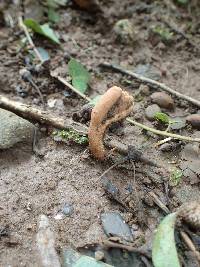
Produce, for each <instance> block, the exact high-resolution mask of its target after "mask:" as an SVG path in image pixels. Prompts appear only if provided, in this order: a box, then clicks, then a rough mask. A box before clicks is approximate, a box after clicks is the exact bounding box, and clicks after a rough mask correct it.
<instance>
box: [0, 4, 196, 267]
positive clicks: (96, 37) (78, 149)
mask: <svg viewBox="0 0 200 267" xmlns="http://www.w3.org/2000/svg"><path fill="white" fill-rule="evenodd" d="M161 2H162V1H160V2H159V1H130V0H126V1H123V3H122V1H121V2H119V1H102V3H101V5H102V8H103V10H104V12H105V15H104V16H105V17H104V20H103V19H102V18H101V17H98V16H99V15H95V14H93V13H88V12H86V11H83V10H79V9H78V8H77V7H76V6H75V5H74V4H69V5H67V7H65V8H62V10H60V11H59V12H60V14H61V21H60V23H59V24H58V25H56V26H54V28H55V29H56V30H57V32H58V33H59V35H60V38H61V40H62V43H63V47H62V49H60V48H59V47H57V46H55V45H54V44H51V43H50V42H49V41H48V40H45V39H44V38H41V37H35V38H34V41H35V43H36V45H37V46H41V47H44V48H45V49H46V50H47V51H48V52H49V54H50V57H51V60H50V63H49V68H50V69H51V70H54V71H56V72H57V73H59V74H61V75H62V76H63V77H65V78H66V77H67V75H66V73H67V62H68V60H69V57H70V56H73V57H75V58H76V59H78V60H79V61H80V62H81V63H82V64H83V65H85V66H86V67H87V69H88V70H89V71H90V72H91V74H92V80H91V84H90V88H89V90H88V91H87V94H88V95H89V96H90V97H94V96H96V95H97V94H103V93H104V92H105V91H106V90H107V88H109V87H110V86H112V85H117V86H120V87H122V88H124V89H126V90H127V91H128V92H129V93H130V94H132V95H137V94H138V92H139V90H138V88H139V84H138V83H136V82H134V81H133V80H131V79H130V77H127V76H124V75H122V74H119V73H115V72H112V71H108V70H105V69H103V68H100V67H99V64H100V63H102V62H106V61H107V62H110V63H117V64H120V65H121V66H122V67H124V68H128V69H130V70H134V69H135V67H136V66H137V65H138V64H150V65H151V66H153V67H154V70H155V72H156V74H157V75H158V76H159V81H161V82H163V83H165V84H167V85H168V86H171V87H172V88H175V89H176V90H177V91H179V92H181V93H183V94H186V95H188V96H191V97H194V98H195V99H198V100H199V101H200V96H199V91H200V68H199V64H200V58H199V53H200V51H198V49H196V48H195V46H196V45H197V46H198V44H199V43H200V39H199V34H200V32H199V31H198V30H196V27H197V26H196V25H197V21H196V20H195V18H196V17H195V16H196V11H195V10H193V9H192V8H189V7H188V8H183V7H179V6H176V9H175V10H173V9H172V10H171V9H170V7H169V6H168V7H166V6H165V4H164V3H161ZM166 2H167V1H166ZM194 2H195V1H194ZM191 6H192V3H191ZM14 8H16V9H17V10H18V9H20V8H21V7H14V4H13V7H12V6H9V8H8V7H3V10H8V11H9V10H10V11H9V12H10V13H9V12H8V13H9V14H10V16H11V17H12V18H13V23H14V25H13V28H12V27H9V26H6V25H5V23H3V24H2V25H1V28H0V39H1V44H0V93H1V94H2V95H5V96H7V97H9V98H10V99H14V100H17V101H20V102H22V103H26V104H30V105H35V106H37V107H40V108H42V103H41V101H40V98H39V97H38V95H37V92H35V91H34V89H33V88H32V86H31V85H30V84H29V83H28V82H24V81H23V80H22V79H21V77H20V74H19V70H20V69H21V68H23V67H25V66H26V64H25V58H26V56H27V51H25V50H24V49H19V41H20V39H21V38H22V37H23V32H22V31H20V30H19V28H18V26H17V24H16V21H15V19H16V16H13V13H12V10H13V9H14ZM191 12H194V13H191ZM167 16H168V18H169V19H168V20H169V21H171V20H174V21H175V22H176V23H177V24H176V25H177V27H178V29H180V30H183V31H185V32H189V30H190V33H191V40H192V41H191V42H192V44H191V43H188V42H187V40H186V39H185V38H183V36H181V35H180V34H177V33H175V34H174V36H173V41H172V42H171V43H170V44H164V43H163V42H161V41H160V42H157V43H156V44H154V41H152V40H151V39H150V38H149V29H150V26H151V25H153V24H155V23H158V22H159V23H160V22H163V21H164V20H166V17H167ZM124 18H125V19H130V21H131V22H132V23H133V25H134V31H135V35H134V42H133V43H132V42H131V44H130V43H128V44H123V42H121V41H120V40H118V39H117V38H116V35H115V33H114V31H113V25H114V23H115V22H117V21H118V20H119V19H124ZM191 22H193V24H192V25H193V28H192V29H191V28H189V26H188V24H189V23H191ZM33 78H34V81H35V82H36V83H37V85H38V86H39V88H40V90H41V92H42V94H43V96H44V98H45V102H46V103H47V107H46V109H47V110H49V111H51V112H53V113H54V114H55V115H62V116H64V117H69V118H70V117H72V115H73V113H74V112H75V111H78V110H80V109H81V107H82V106H83V105H84V104H85V103H86V102H85V101H84V100H83V99H80V98H79V97H77V96H76V95H75V94H74V93H72V92H71V91H70V90H69V89H68V88H66V87H64V86H63V85H62V84H61V83H59V82H58V81H56V80H54V79H53V78H50V77H49V75H48V74H47V73H46V72H45V70H43V71H41V72H39V73H37V74H35V75H33ZM130 81H131V82H130ZM19 88H21V89H23V90H22V91H23V92H25V93H24V95H23V96H25V97H22V94H21V93H20V92H21V91H20V90H19ZM152 92H154V91H153V90H152V91H150V92H147V95H142V98H140V99H139V101H136V102H135V105H134V112H133V114H132V117H133V118H135V119H137V120H138V121H139V122H141V123H144V124H146V125H148V126H151V127H157V126H158V127H161V128H163V126H162V125H158V124H157V123H155V122H150V121H148V120H147V119H146V118H145V116H144V113H145V112H144V111H145V108H146V107H147V106H148V105H150V104H151V100H150V94H151V93H152ZM52 99H56V104H55V105H54V106H53V107H51V105H49V103H50V102H51V100H52ZM173 99H174V101H175V105H176V108H175V110H172V111H166V112H167V114H169V115H170V116H172V117H177V116H186V115H189V114H192V113H197V112H198V108H197V107H195V106H192V105H190V104H188V103H187V102H186V101H183V100H181V99H176V98H173ZM137 100H138V98H137ZM39 128H40V129H41V127H40V126H39ZM45 130H46V132H45V133H44V131H45ZM50 132H51V129H46V128H45V129H44V127H43V128H42V133H41V135H40V137H39V138H38V139H39V140H38V144H37V147H38V151H39V155H38V153H34V152H33V151H32V148H31V147H23V145H21V146H20V145H19V146H18V147H16V148H13V149H10V150H5V151H0V230H1V229H5V228H6V229H7V230H8V233H9V237H5V236H2V237H0V266H3V267H4V266H12V267H15V266H16V267H17V266H39V265H38V264H39V263H38V256H37V251H36V246H35V235H36V233H37V222H38V218H39V215H40V214H46V215H47V216H48V217H49V219H50V223H51V225H52V226H53V229H54V232H55V233H56V248H57V251H58V252H61V251H62V248H63V247H65V246H72V247H74V248H78V247H81V246H84V245H86V244H91V243H98V242H99V241H100V240H101V239H102V238H105V234H104V233H103V229H102V226H101V221H100V214H101V213H102V212H105V211H120V213H121V214H122V215H123V216H124V218H125V220H126V221H127V222H128V223H129V226H130V227H131V229H132V231H133V233H134V235H135V237H137V238H138V237H141V236H143V237H144V239H145V238H146V239H145V242H148V241H149V240H148V236H149V230H154V229H155V227H156V226H157V224H158V222H159V220H160V218H161V217H162V216H163V215H164V214H163V211H161V210H160V209H159V208H158V206H157V205H156V204H155V203H154V201H153V200H152V198H151V197H149V195H148V193H149V192H154V193H155V194H156V195H157V196H158V198H159V199H160V200H161V201H162V202H163V203H164V204H165V205H166V206H167V207H168V208H169V209H170V210H171V211H174V210H176V209H177V208H178V207H179V206H180V205H181V204H183V203H185V202H187V201H190V200H199V181H200V180H199V175H200V170H199V167H193V169H192V175H193V176H191V174H190V175H189V176H187V175H186V170H188V166H189V165H190V163H191V162H193V159H192V157H191V160H188V158H189V156H188V155H190V153H189V154H187V155H186V156H183V153H184V147H185V145H186V143H184V142H180V144H179V145H177V143H178V142H172V143H173V144H174V145H175V146H174V147H175V149H174V148H173V146H172V149H171V151H169V152H162V151H160V150H158V149H157V148H155V143H156V142H158V141H159V140H160V139H163V138H162V137H158V136H156V135H154V134H152V133H146V132H144V131H143V130H142V129H140V128H138V127H136V126H133V125H130V124H128V123H127V122H125V123H124V124H123V127H121V128H120V129H114V130H113V131H112V132H109V134H110V138H113V139H117V140H118V141H120V142H123V143H124V144H131V145H134V146H136V147H137V148H138V149H141V150H142V151H143V152H144V155H145V156H146V157H147V158H149V159H151V160H153V161H155V162H157V163H158V164H160V166H161V168H156V167H152V166H148V165H144V164H141V163H137V164H136V176H135V177H134V172H133V166H132V164H131V163H126V164H124V165H123V166H121V167H118V168H117V169H115V170H112V171H111V172H109V173H108V174H107V175H108V178H109V179H111V180H112V182H113V183H114V184H115V185H116V187H118V188H120V190H121V194H123V195H124V196H125V198H124V199H125V200H124V201H125V207H123V206H122V205H120V204H119V203H117V202H115V201H113V200H110V198H109V197H108V194H107V193H106V192H105V190H104V188H103V186H102V182H101V180H99V176H100V175H101V174H102V173H103V172H104V171H105V170H106V169H107V168H109V167H110V166H111V165H112V164H113V162H112V161H111V160H110V161H107V162H99V161H96V160H94V159H93V158H92V156H91V155H90V153H89V151H88V147H87V146H84V145H83V146H81V145H77V144H75V143H73V144H69V145H66V144H63V143H56V142H54V141H53V139H52V137H50V136H49V134H50ZM175 132H176V133H178V134H181V135H186V136H195V137H200V136H199V131H197V130H195V129H193V128H192V127H191V126H189V125H187V126H186V127H185V128H183V129H181V130H177V131H175ZM176 145H177V146H176ZM191 149H196V151H197V152H198V153H199V145H198V144H195V145H191ZM183 165H184V166H183ZM195 166H196V165H195ZM175 167H176V168H179V167H180V169H182V171H183V172H184V176H183V177H182V179H181V181H180V183H179V184H178V185H177V186H172V185H171V184H170V183H169V182H168V180H169V175H170V172H171V171H172V170H173V169H174V168H175ZM190 171H191V170H190ZM163 177H165V178H166V177H167V178H168V179H167V182H166V180H165V179H164V180H163ZM190 177H192V178H191V179H190ZM130 187H131V188H132V191H131V190H129V189H130ZM166 187H167V188H168V189H169V191H168V189H166ZM127 188H129V189H127ZM138 199H139V200H138ZM65 203H70V204H72V205H73V208H74V211H73V213H72V215H71V216H69V217H67V216H65V217H64V218H62V219H57V217H56V215H57V214H58V213H59V211H60V210H61V209H62V208H63V206H64V204H65ZM144 222H145V227H144ZM0 234H1V231H0ZM145 242H144V243H145Z"/></svg>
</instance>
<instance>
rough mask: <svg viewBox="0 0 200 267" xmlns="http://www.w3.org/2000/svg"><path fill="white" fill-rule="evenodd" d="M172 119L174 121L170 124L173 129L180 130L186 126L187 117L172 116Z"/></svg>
mask: <svg viewBox="0 0 200 267" xmlns="http://www.w3.org/2000/svg"><path fill="white" fill-rule="evenodd" d="M171 121H172V122H174V123H171V124H170V128H171V129H172V130H180V129H183V128H184V127H185V126H186V119H185V118H182V117H175V118H171Z"/></svg>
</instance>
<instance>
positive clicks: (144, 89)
mask: <svg viewBox="0 0 200 267" xmlns="http://www.w3.org/2000/svg"><path fill="white" fill-rule="evenodd" d="M139 92H140V93H141V94H143V95H145V96H148V95H149V94H150V89H149V86H148V85H145V84H141V85H140V87H139Z"/></svg>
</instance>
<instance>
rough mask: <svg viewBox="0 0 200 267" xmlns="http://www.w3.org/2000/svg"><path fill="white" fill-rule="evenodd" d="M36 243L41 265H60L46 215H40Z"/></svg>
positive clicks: (51, 266) (58, 266) (49, 266)
mask: <svg viewBox="0 0 200 267" xmlns="http://www.w3.org/2000/svg"><path fill="white" fill-rule="evenodd" d="M38 224H39V225H38V233H37V236H36V244H37V248H38V252H39V254H40V260H41V265H39V266H42V267H61V265H60V262H59V258H58V255H57V252H56V250H55V237H54V234H53V232H52V230H51V229H50V225H49V220H48V218H47V216H45V215H41V217H40V220H39V223H38Z"/></svg>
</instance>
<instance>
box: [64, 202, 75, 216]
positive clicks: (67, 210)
mask: <svg viewBox="0 0 200 267" xmlns="http://www.w3.org/2000/svg"><path fill="white" fill-rule="evenodd" d="M62 212H63V214H64V215H65V216H71V215H72V213H73V212H74V207H73V205H72V204H69V203H66V204H65V205H64V207H63V208H62Z"/></svg>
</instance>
